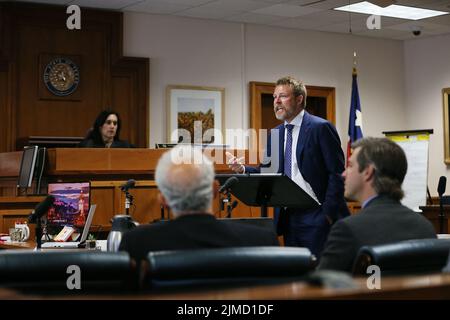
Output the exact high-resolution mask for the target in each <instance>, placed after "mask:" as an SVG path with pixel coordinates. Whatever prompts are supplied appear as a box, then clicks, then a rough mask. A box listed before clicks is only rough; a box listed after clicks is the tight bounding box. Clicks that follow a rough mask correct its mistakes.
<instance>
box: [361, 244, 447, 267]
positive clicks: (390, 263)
mask: <svg viewBox="0 0 450 320" xmlns="http://www.w3.org/2000/svg"><path fill="white" fill-rule="evenodd" d="M449 252H450V240H444V239H417V240H407V241H401V242H396V243H390V244H384V245H377V246H364V247H362V248H361V249H360V250H359V252H358V255H357V258H356V260H355V263H354V265H353V274H354V275H367V273H366V270H367V267H368V266H370V265H377V266H379V267H380V270H381V273H382V274H383V275H391V274H419V273H430V272H441V271H442V269H443V268H444V266H445V264H446V262H447V259H448V256H449Z"/></svg>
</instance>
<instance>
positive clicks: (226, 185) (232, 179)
mask: <svg viewBox="0 0 450 320" xmlns="http://www.w3.org/2000/svg"><path fill="white" fill-rule="evenodd" d="M236 182H239V179H238V178H236V177H230V178H228V179H227V180H226V181H225V183H224V184H223V185H222V186H221V187H220V189H219V193H222V192H224V191H225V190H226V189H229V188H231V187H232V186H233V185H234V184H236Z"/></svg>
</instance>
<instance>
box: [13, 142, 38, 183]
mask: <svg viewBox="0 0 450 320" xmlns="http://www.w3.org/2000/svg"><path fill="white" fill-rule="evenodd" d="M37 154H38V147H37V146H27V147H24V148H23V153H22V161H21V162H20V171H19V179H18V182H17V188H19V189H20V188H30V187H31V184H32V182H33V176H34V168H35V166H36V159H37Z"/></svg>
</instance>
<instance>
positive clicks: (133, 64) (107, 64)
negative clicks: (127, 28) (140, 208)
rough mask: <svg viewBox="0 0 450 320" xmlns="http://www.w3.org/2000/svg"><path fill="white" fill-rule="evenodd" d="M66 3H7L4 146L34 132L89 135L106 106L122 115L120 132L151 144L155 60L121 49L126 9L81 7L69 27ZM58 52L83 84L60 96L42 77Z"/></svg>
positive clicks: (2, 42)
mask: <svg viewBox="0 0 450 320" xmlns="http://www.w3.org/2000/svg"><path fill="white" fill-rule="evenodd" d="M68 16H69V15H68V14H66V6H47V5H37V4H29V3H8V2H5V3H3V2H2V3H0V17H1V19H0V31H1V32H0V112H1V114H2V117H1V118H0V128H1V129H0V130H1V135H0V152H6V151H13V150H16V148H17V140H18V139H20V138H26V137H29V136H85V134H86V132H87V130H88V129H89V128H90V126H91V125H92V123H93V121H94V119H95V117H96V116H97V114H98V113H99V111H100V110H102V109H105V108H113V109H114V110H116V111H118V112H119V113H120V115H121V117H122V120H123V121H122V131H121V138H122V139H126V140H129V141H130V142H131V143H133V144H135V145H136V146H138V147H147V146H148V137H149V134H148V133H149V120H148V116H149V110H148V107H149V93H148V88H149V84H148V81H149V76H148V74H149V59H148V58H132V57H123V56H122V46H123V43H122V32H123V21H122V20H123V15H122V13H121V12H114V11H102V10H91V9H86V8H82V10H81V16H82V19H81V21H82V22H81V30H68V29H67V28H66V19H67V18H68ZM55 57H68V58H72V59H73V60H74V61H76V62H77V64H78V66H79V69H80V83H79V86H78V88H77V90H76V91H75V92H74V93H72V94H71V95H68V96H65V97H58V96H55V95H53V94H52V93H50V91H48V90H47V88H46V87H45V85H44V83H43V70H44V68H45V65H46V64H47V63H48V62H49V61H50V60H51V59H52V58H55Z"/></svg>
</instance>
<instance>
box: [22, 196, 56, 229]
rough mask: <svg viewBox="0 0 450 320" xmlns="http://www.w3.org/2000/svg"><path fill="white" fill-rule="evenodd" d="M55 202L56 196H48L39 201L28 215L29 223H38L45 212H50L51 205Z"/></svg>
mask: <svg viewBox="0 0 450 320" xmlns="http://www.w3.org/2000/svg"><path fill="white" fill-rule="evenodd" d="M54 202H55V197H54V196H47V198H45V199H44V201H42V202H41V203H39V204H38V205H37V206H36V207H35V208H34V210H33V212H32V213H31V214H30V215H29V216H28V222H29V223H36V222H37V221H38V220H39V219H40V218H41V217H42V216H43V215H44V214H46V213H47V212H48V210H49V209H50V207H51V206H52V205H53V203H54Z"/></svg>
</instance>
